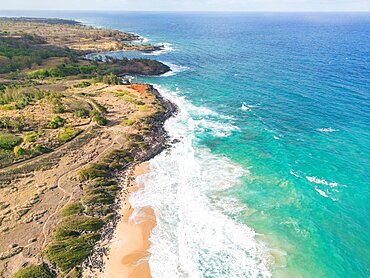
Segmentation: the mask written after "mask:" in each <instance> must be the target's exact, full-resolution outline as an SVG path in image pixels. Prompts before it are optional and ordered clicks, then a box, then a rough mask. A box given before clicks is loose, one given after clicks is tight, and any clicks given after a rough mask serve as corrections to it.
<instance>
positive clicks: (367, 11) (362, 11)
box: [0, 9, 370, 13]
mask: <svg viewBox="0 0 370 278" xmlns="http://www.w3.org/2000/svg"><path fill="white" fill-rule="evenodd" d="M0 12H139V13H140V12H142V13H370V9H369V10H348V11H347V10H324V11H315V10H307V11H302V10H292V11H289V10H288V11H286V10H250V11H248V10H245V11H236V10H224V11H216V10H148V11H143V10H101V9H100V10H99V9H96V10H95V9H91V10H79V9H75V10H72V9H67V10H60V9H26V10H18V9H0Z"/></svg>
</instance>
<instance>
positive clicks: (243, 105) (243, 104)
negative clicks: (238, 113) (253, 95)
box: [241, 102, 251, 111]
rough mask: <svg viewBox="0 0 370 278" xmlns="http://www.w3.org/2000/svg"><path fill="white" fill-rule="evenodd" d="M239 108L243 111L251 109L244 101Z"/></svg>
mask: <svg viewBox="0 0 370 278" xmlns="http://www.w3.org/2000/svg"><path fill="white" fill-rule="evenodd" d="M241 110H243V111H251V109H250V108H249V107H248V106H247V105H246V104H245V102H243V103H242V107H241Z"/></svg>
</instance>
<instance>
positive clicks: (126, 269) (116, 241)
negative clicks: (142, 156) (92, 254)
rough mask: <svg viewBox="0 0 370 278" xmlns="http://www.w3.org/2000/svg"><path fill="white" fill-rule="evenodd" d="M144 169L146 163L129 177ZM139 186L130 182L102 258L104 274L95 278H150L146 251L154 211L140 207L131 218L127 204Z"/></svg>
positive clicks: (146, 165) (131, 211)
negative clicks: (107, 249)
mask: <svg viewBox="0 0 370 278" xmlns="http://www.w3.org/2000/svg"><path fill="white" fill-rule="evenodd" d="M147 170H148V163H147V162H145V163H142V164H140V165H138V166H136V167H135V170H134V173H133V177H137V176H140V175H142V174H144V173H145V172H146V171H147ZM140 186H141V185H140V184H136V182H135V179H134V180H133V181H132V185H131V187H130V188H129V194H125V195H123V196H122V200H121V204H122V207H121V210H120V215H121V219H120V221H119V222H118V224H117V227H116V230H115V232H114V236H113V239H112V240H111V243H110V245H109V254H108V256H107V257H106V258H105V259H104V261H105V266H104V271H103V273H102V274H100V275H99V277H102V278H116V277H117V278H118V277H132V278H135V277H140V278H145V277H151V274H150V268H149V256H150V253H149V252H148V249H149V247H150V241H149V237H150V233H151V231H152V229H153V228H154V227H155V225H156V220H155V215H154V211H153V210H152V209H151V208H144V209H142V210H141V211H140V213H139V214H138V215H136V216H135V217H134V218H133V215H132V213H133V211H134V210H133V209H132V207H131V205H130V203H129V201H128V199H129V195H130V193H131V192H134V191H136V190H138V188H140Z"/></svg>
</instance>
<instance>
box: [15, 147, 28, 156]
mask: <svg viewBox="0 0 370 278" xmlns="http://www.w3.org/2000/svg"><path fill="white" fill-rule="evenodd" d="M13 152H14V156H15V157H21V156H22V155H25V154H26V150H25V149H23V148H21V147H20V146H15V147H14V149H13Z"/></svg>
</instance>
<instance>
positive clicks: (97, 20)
mask: <svg viewBox="0 0 370 278" xmlns="http://www.w3.org/2000/svg"><path fill="white" fill-rule="evenodd" d="M48 16H60V17H67V18H75V19H81V20H84V21H85V22H87V23H88V24H92V25H95V26H105V27H112V28H117V29H121V30H126V31H131V32H135V33H139V34H140V35H142V36H144V37H146V38H148V39H149V40H150V42H154V43H164V42H165V43H170V44H171V45H167V47H168V50H167V51H164V52H163V53H158V55H156V56H154V55H149V56H147V57H148V58H155V59H159V60H161V61H163V62H166V63H169V64H170V65H171V66H172V67H173V69H175V73H174V74H172V75H169V76H164V77H155V78H139V79H140V81H143V82H150V83H154V84H157V85H159V86H160V87H158V88H159V89H160V90H161V92H162V93H163V94H164V95H165V96H166V97H168V98H170V99H171V100H173V101H174V102H176V103H177V104H178V105H179V106H180V109H181V112H180V114H179V116H178V117H177V118H176V119H172V120H171V121H170V122H169V123H168V124H167V127H166V128H167V130H168V131H169V133H170V135H171V136H172V137H174V138H178V139H180V140H181V143H179V144H178V145H177V146H174V148H173V151H172V153H171V154H162V155H161V156H160V157H158V158H156V159H154V160H153V161H152V162H151V168H152V174H151V175H149V176H146V177H143V178H142V182H143V183H144V184H145V186H146V189H145V190H146V191H145V190H144V191H143V192H141V195H140V196H135V197H134V199H133V202H134V203H135V204H134V206H135V207H136V208H140V207H142V206H145V205H151V206H153V207H154V208H155V211H156V214H157V218H158V222H159V224H158V229H156V230H155V232H154V234H153V236H152V241H153V248H152V252H153V258H152V259H151V262H150V263H151V268H152V272H153V275H154V276H155V277H171V276H172V277H261V276H266V277H268V276H270V275H272V276H274V277H275V276H276V277H370V275H369V266H370V254H369V249H370V240H369V230H370V221H369V183H370V180H369V177H368V173H369V171H370V148H369V146H370V47H369V46H370V14H219V13H212V14H200V13H199V14H171V13H161V14H158V13H155V14H154V13H106V14H103V13H101V14H100V13H99V14H98V13H94V14H93V13H90V14H88V13H69V14H67V13H58V14H56V15H50V14H48ZM119 55H125V54H124V53H123V54H119ZM135 55H136V54H135ZM212 239H214V240H213V241H212ZM163 242H164V243H165V244H163ZM161 271H163V272H161ZM166 273H167V274H166ZM169 273H171V275H170V274H169Z"/></svg>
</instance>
